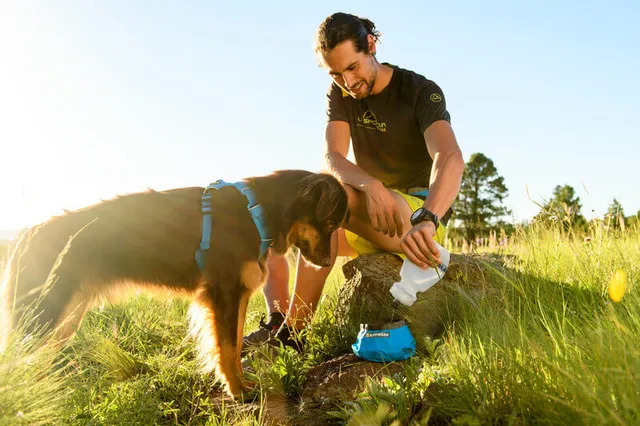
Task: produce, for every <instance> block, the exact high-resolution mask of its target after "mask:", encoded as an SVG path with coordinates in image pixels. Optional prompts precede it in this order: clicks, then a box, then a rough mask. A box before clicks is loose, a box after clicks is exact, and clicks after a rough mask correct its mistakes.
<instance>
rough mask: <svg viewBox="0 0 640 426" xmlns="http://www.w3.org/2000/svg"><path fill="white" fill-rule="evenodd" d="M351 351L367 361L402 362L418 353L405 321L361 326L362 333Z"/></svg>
mask: <svg viewBox="0 0 640 426" xmlns="http://www.w3.org/2000/svg"><path fill="white" fill-rule="evenodd" d="M351 349H352V350H353V353H354V354H356V355H357V356H358V357H360V358H362V359H366V360H367V361H373V362H391V361H401V360H405V359H407V358H410V357H412V356H413V355H414V354H415V353H416V341H415V339H414V338H413V335H412V334H411V331H409V327H408V326H407V324H406V323H405V322H404V320H400V321H394V322H389V323H382V324H360V332H359V333H358V337H357V339H356V342H355V343H354V344H352V345H351Z"/></svg>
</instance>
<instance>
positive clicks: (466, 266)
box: [337, 253, 505, 344]
mask: <svg viewBox="0 0 640 426" xmlns="http://www.w3.org/2000/svg"><path fill="white" fill-rule="evenodd" d="M401 267H402V260H401V259H400V258H399V257H398V256H396V255H393V254H391V253H376V254H370V255H363V256H359V257H357V258H355V259H353V260H351V261H349V262H347V263H346V264H345V265H344V266H343V272H344V275H345V278H346V281H345V283H344V284H343V287H342V289H341V292H340V294H339V296H338V307H337V312H338V317H339V318H341V321H343V326H347V327H349V328H351V329H355V330H357V329H358V328H359V326H360V324H361V323H380V322H388V321H393V320H397V319H404V320H405V321H407V324H408V325H409V329H410V330H411V333H412V334H413V335H414V338H415V339H416V342H417V343H418V344H421V342H423V341H424V339H425V338H427V337H429V338H434V337H437V336H438V335H440V334H441V333H442V332H443V330H444V327H445V325H446V324H447V323H448V322H449V321H451V320H452V319H453V318H455V316H456V314H457V313H458V312H459V310H460V303H468V302H469V301H470V302H472V303H473V302H474V301H478V300H479V299H481V298H483V297H487V296H490V297H494V298H496V297H499V294H500V292H499V290H498V289H497V288H496V287H495V283H497V282H502V281H503V279H504V278H503V277H502V275H501V274H504V273H505V268H504V267H503V265H502V264H501V262H500V258H498V257H493V258H487V257H481V256H474V255H457V254H453V253H452V254H451V261H450V263H449V268H448V269H447V273H446V274H445V276H444V278H443V279H442V280H441V281H440V282H439V283H438V284H436V285H435V286H433V287H431V288H430V289H429V290H428V291H426V292H422V293H418V300H417V301H416V302H415V303H414V304H413V305H412V306H410V307H406V306H404V305H395V306H394V304H393V297H392V296H391V294H390V293H389V289H390V288H391V286H392V285H393V284H394V283H395V282H396V281H399V280H400V275H399V272H400V268H401ZM356 333H357V331H356Z"/></svg>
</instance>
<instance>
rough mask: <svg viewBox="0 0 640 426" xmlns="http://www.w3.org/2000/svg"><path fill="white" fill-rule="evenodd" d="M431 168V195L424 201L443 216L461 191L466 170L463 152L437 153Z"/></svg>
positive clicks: (427, 206)
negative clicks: (463, 174)
mask: <svg viewBox="0 0 640 426" xmlns="http://www.w3.org/2000/svg"><path fill="white" fill-rule="evenodd" d="M431 170H432V171H431V183H430V184H429V195H428V196H427V199H426V200H425V202H424V208H426V209H427V210H429V211H431V212H433V213H435V214H436V215H438V217H440V218H441V217H442V216H444V215H445V213H446V212H447V210H449V207H451V205H452V204H453V202H454V201H455V199H456V198H457V197H458V192H459V191H460V184H461V183H462V173H463V172H464V159H463V158H462V154H461V153H460V151H457V150H455V151H450V152H448V153H445V154H443V153H436V155H435V156H434V159H433V167H432V169H431Z"/></svg>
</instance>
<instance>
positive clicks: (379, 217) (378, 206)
mask: <svg viewBox="0 0 640 426" xmlns="http://www.w3.org/2000/svg"><path fill="white" fill-rule="evenodd" d="M363 192H364V195H365V197H366V199H367V213H368V214H369V221H370V222H371V225H372V226H373V229H375V230H376V231H379V232H382V233H383V234H386V235H388V236H390V237H394V236H396V235H397V236H398V237H401V236H402V234H403V232H404V229H403V228H404V223H403V221H402V216H401V215H400V209H399V208H398V206H397V205H396V202H395V200H394V199H393V197H392V196H391V194H390V193H389V191H388V190H387V189H386V188H385V187H384V185H382V183H380V182H379V181H372V182H371V183H370V184H368V185H366V186H365V187H364V189H363Z"/></svg>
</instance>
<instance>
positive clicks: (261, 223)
mask: <svg viewBox="0 0 640 426" xmlns="http://www.w3.org/2000/svg"><path fill="white" fill-rule="evenodd" d="M225 186H233V187H235V188H236V189H237V190H238V191H240V193H241V194H242V195H244V196H245V198H246V199H247V210H249V213H250V214H251V218H252V219H253V222H254V223H255V225H256V228H257V229H258V233H259V234H260V257H262V255H264V254H265V253H266V252H267V250H268V249H269V247H271V243H272V242H273V238H270V237H269V235H268V233H267V225H266V221H265V218H264V209H263V208H262V205H261V204H258V203H257V201H256V197H255V194H254V193H253V190H252V189H251V187H249V185H247V183H246V182H235V183H229V182H225V181H223V180H217V181H216V182H214V183H212V184H210V185H209V186H207V187H206V188H205V190H204V192H203V193H202V240H201V241H200V248H199V249H196V263H197V264H198V268H200V270H203V269H204V264H205V262H204V254H205V251H207V250H208V249H209V247H210V245H211V244H210V243H211V191H212V190H214V191H217V190H218V189H220V188H224V187H225Z"/></svg>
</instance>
